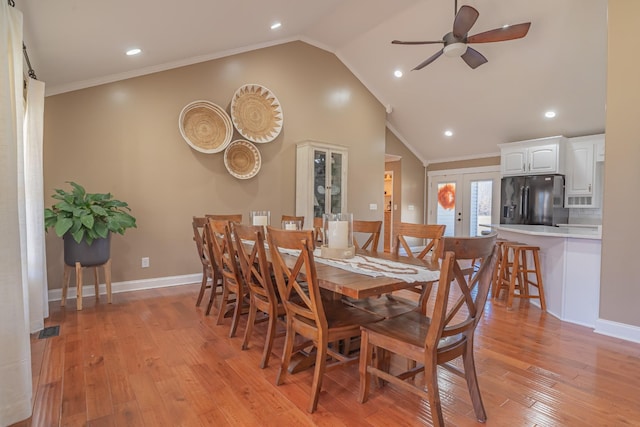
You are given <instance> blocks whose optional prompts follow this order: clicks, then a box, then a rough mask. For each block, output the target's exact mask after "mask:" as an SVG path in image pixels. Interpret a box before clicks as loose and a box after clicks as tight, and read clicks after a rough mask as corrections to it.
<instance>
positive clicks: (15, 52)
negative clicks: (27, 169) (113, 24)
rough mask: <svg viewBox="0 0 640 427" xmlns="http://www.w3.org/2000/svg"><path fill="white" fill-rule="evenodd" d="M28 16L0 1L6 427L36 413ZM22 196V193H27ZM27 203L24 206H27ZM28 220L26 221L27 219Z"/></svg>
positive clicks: (0, 415) (0, 324) (2, 413)
mask: <svg viewBox="0 0 640 427" xmlns="http://www.w3.org/2000/svg"><path fill="white" fill-rule="evenodd" d="M22 68H23V67H22V13H21V12H20V11H19V10H16V9H15V8H13V7H11V6H9V5H8V4H7V2H6V1H0V219H1V220H0V236H2V243H1V244H0V343H1V344H0V345H1V346H2V347H1V350H0V378H1V380H0V425H3V426H4V425H9V424H12V423H15V422H17V421H20V420H23V419H25V418H28V417H29V416H30V415H31V402H32V396H33V391H32V386H31V352H30V347H29V321H28V306H27V299H26V298H25V296H26V294H27V288H26V286H24V285H26V283H27V278H26V271H27V269H26V263H25V262H24V261H25V260H26V255H25V254H26V247H25V242H26V236H25V235H24V234H26V233H23V232H22V233H21V231H20V230H21V227H24V225H25V221H24V218H25V216H24V214H25V208H24V204H23V203H22V202H23V201H24V193H23V189H24V179H23V178H20V177H19V171H21V170H22V169H23V167H24V166H23V157H22V156H23V121H24V101H23V86H22V85H23V80H22ZM21 193H22V194H21ZM21 204H22V206H21ZM21 218H22V220H21Z"/></svg>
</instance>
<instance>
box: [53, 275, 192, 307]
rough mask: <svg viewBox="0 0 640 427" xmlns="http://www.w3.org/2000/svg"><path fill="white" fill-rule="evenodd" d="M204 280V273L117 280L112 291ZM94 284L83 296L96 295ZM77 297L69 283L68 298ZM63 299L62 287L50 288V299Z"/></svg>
mask: <svg viewBox="0 0 640 427" xmlns="http://www.w3.org/2000/svg"><path fill="white" fill-rule="evenodd" d="M201 281H202V273H196V274H186V275H183V276H170V277H156V278H151V279H142V280H129V281H126V282H117V283H112V284H111V293H112V294H117V293H120V292H131V291H140V290H143V289H155V288H166V287H168V286H178V285H190V284H193V283H200V282H201ZM98 291H99V292H100V295H106V294H107V289H106V285H105V284H104V283H101V284H100V286H99V290H98ZM95 294H96V293H95V291H94V287H93V285H88V286H87V285H85V286H83V287H82V296H83V297H93V296H95ZM75 297H76V288H75V286H74V285H73V281H72V283H71V284H70V285H69V291H68V293H67V299H69V298H74V299H75ZM60 299H62V289H49V301H60Z"/></svg>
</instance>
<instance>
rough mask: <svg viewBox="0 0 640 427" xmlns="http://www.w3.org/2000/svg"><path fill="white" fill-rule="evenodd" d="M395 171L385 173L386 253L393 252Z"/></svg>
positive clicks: (384, 231)
mask: <svg viewBox="0 0 640 427" xmlns="http://www.w3.org/2000/svg"><path fill="white" fill-rule="evenodd" d="M393 203H394V200H393V171H392V170H387V171H384V221H383V223H382V225H383V233H384V237H383V247H384V251H385V252H391V236H393Z"/></svg>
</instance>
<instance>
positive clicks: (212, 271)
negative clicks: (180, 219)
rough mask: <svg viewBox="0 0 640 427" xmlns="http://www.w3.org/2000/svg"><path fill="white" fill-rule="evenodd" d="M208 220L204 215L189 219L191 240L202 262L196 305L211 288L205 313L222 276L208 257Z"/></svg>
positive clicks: (216, 291)
mask: <svg viewBox="0 0 640 427" xmlns="http://www.w3.org/2000/svg"><path fill="white" fill-rule="evenodd" d="M208 222H209V220H208V219H207V218H205V217H197V216H194V217H193V220H192V221H191V226H192V227H193V240H194V241H195V242H196V249H197V250H198V258H200V262H201V263H202V284H201V285H200V292H199V293H198V299H197V300H196V307H199V306H200V303H201V302H202V298H203V297H204V294H205V292H206V290H207V289H211V296H210V297H209V304H208V305H207V311H206V314H207V315H208V314H209V313H210V312H211V307H212V306H213V304H214V303H215V299H216V296H217V295H218V286H222V278H221V277H220V272H219V271H218V269H217V268H216V266H215V264H214V263H213V262H212V260H211V258H209V251H208V250H207V246H206V243H205V241H206V236H205V227H206V225H207V223H208Z"/></svg>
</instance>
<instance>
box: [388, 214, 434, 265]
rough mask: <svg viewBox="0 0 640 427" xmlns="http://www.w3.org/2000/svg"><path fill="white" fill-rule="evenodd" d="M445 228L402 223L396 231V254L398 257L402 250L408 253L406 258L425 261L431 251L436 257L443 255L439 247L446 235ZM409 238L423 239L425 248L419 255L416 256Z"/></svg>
mask: <svg viewBox="0 0 640 427" xmlns="http://www.w3.org/2000/svg"><path fill="white" fill-rule="evenodd" d="M444 230H445V226H444V225H440V224H410V223H407V222H401V223H400V225H398V227H397V229H396V230H395V233H396V242H395V245H394V253H395V254H396V255H398V254H399V253H400V249H401V248H402V249H403V250H404V251H405V252H406V256H408V257H412V258H414V257H415V258H420V259H424V258H425V257H426V256H427V255H428V254H429V252H430V251H432V250H433V254H435V257H438V256H439V255H440V254H441V253H442V249H441V248H440V247H439V243H440V239H441V238H442V236H443V235H444ZM407 238H416V239H423V240H424V241H425V247H424V249H422V251H420V253H419V254H418V255H414V254H413V252H412V250H411V245H409V243H408V242H407Z"/></svg>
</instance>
